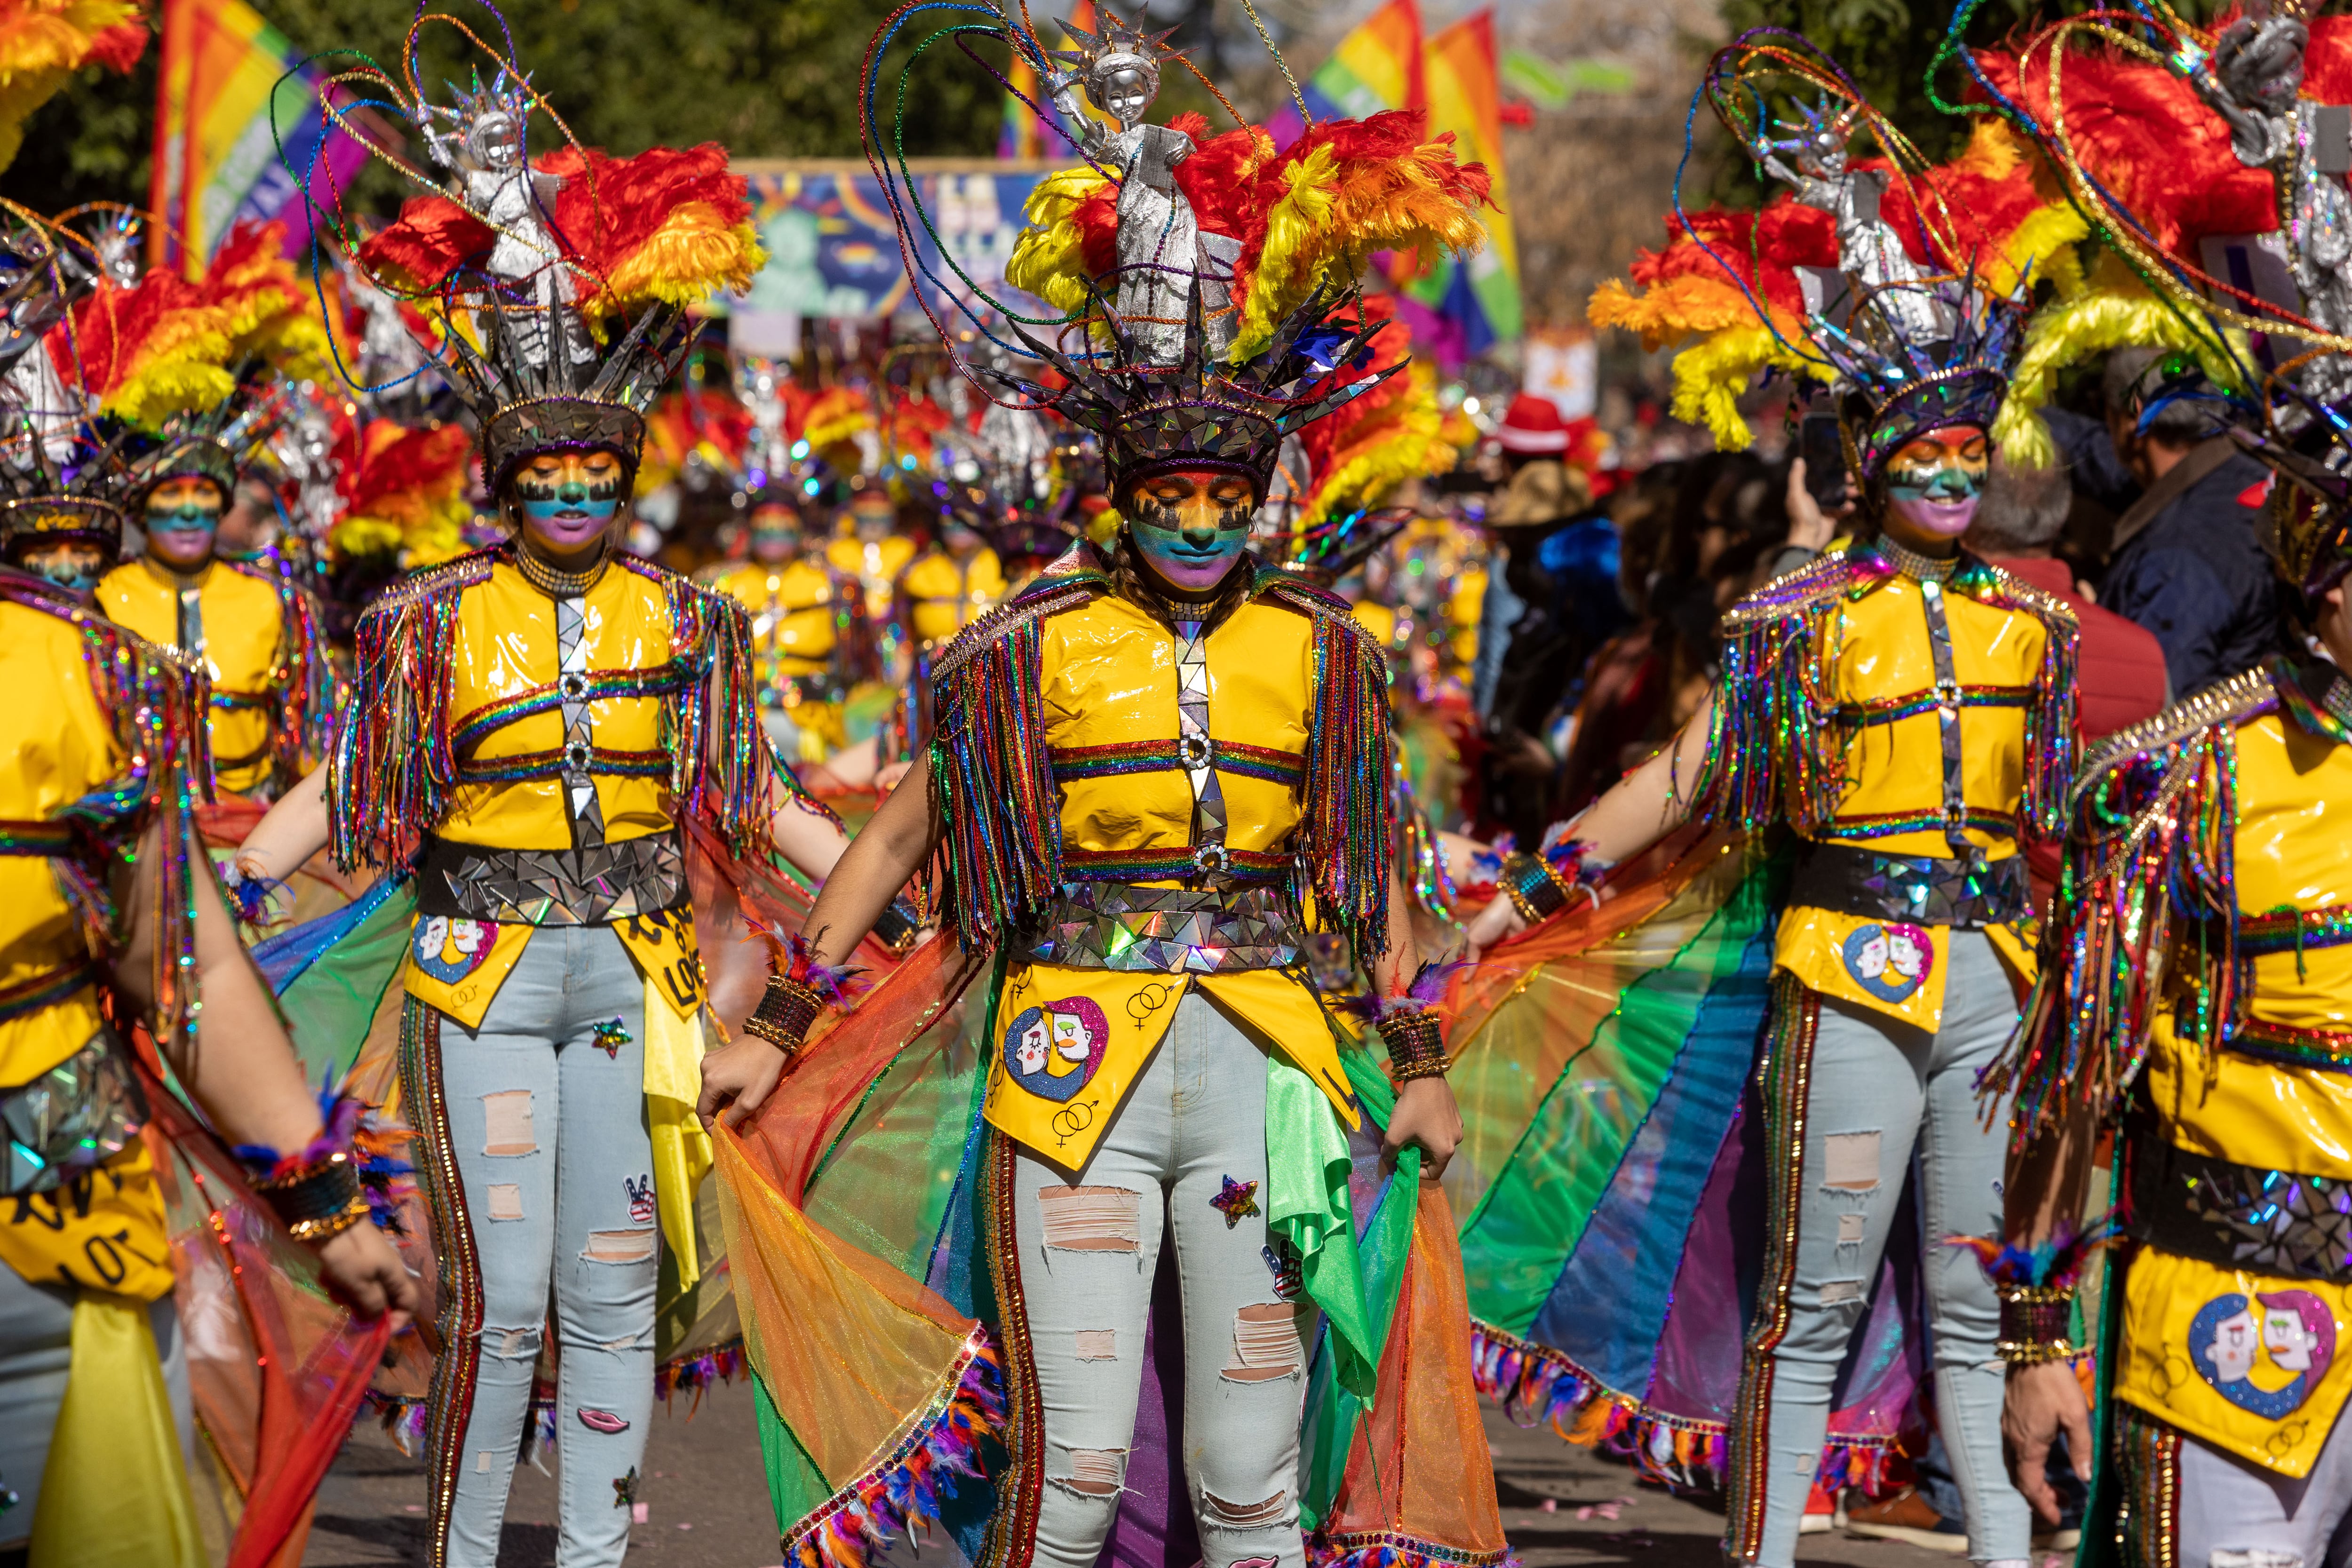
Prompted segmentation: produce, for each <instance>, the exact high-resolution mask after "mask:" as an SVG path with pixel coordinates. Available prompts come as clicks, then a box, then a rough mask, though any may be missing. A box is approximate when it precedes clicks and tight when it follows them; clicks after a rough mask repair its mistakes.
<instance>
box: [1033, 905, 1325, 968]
mask: <svg viewBox="0 0 2352 1568" xmlns="http://www.w3.org/2000/svg"><path fill="white" fill-rule="evenodd" d="M1302 942H1303V938H1302V937H1301V935H1300V933H1299V931H1298V928H1297V921H1295V920H1294V919H1293V917H1292V915H1291V913H1290V910H1289V906H1288V905H1287V903H1286V901H1285V900H1284V899H1283V897H1282V895H1280V894H1279V893H1277V892H1276V890H1275V889H1271V888H1263V887H1259V888H1243V889H1235V890H1233V891H1219V890H1217V889H1213V888H1139V887H1134V886H1131V885H1127V884H1122V883H1116V882H1089V883H1077V884H1074V885H1072V886H1069V887H1066V888H1064V889H1062V894H1061V897H1060V898H1058V899H1056V900H1055V901H1054V902H1053V904H1052V905H1051V906H1049V907H1048V909H1047V911H1046V915H1045V921H1044V922H1043V923H1042V924H1041V925H1039V926H1037V927H1035V928H1034V929H1033V930H1032V931H1030V932H1028V933H1026V936H1025V940H1024V942H1022V943H1021V944H1019V945H1018V947H1017V948H1016V952H1015V956H1016V957H1017V958H1019V959H1021V960H1024V961H1026V962H1028V963H1054V964H1061V965H1064V966H1066V967H1068V968H1072V969H1115V970H1121V971H1125V972H1128V973H1157V974H1224V973H1233V972H1234V971H1236V970H1243V969H1284V968H1287V967H1288V966H1289V965H1291V964H1293V963H1297V961H1298V955H1299V950H1300V946H1301V943H1302Z"/></svg>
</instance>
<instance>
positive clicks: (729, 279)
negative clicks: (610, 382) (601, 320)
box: [593, 202, 768, 314]
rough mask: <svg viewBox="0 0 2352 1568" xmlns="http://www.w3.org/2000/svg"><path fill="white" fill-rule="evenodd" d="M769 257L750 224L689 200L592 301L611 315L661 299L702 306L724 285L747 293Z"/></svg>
mask: <svg viewBox="0 0 2352 1568" xmlns="http://www.w3.org/2000/svg"><path fill="white" fill-rule="evenodd" d="M767 260H768V254H767V252H766V251H765V250H764V249H763V248H761V245H760V237H759V234H758V232H757V231H755V230H754V229H753V228H752V227H751V225H750V224H749V223H739V224H733V225H730V224H729V223H728V222H727V221H726V220H725V219H724V218H722V217H720V216H719V209H718V208H717V207H715V206H713V205H711V204H710V203H709V202H684V203H681V204H679V205H677V207H675V208H673V209H671V211H670V214H669V216H667V217H666V218H664V219H663V220H662V226H661V227H659V228H657V229H656V230H655V231H654V232H653V234H652V235H651V236H650V237H647V239H646V242H645V243H644V244H643V245H641V246H639V247H637V248H636V249H635V251H633V252H632V253H631V254H630V256H629V258H628V259H627V260H625V261H624V262H622V263H621V265H620V266H619V267H617V268H614V270H613V275H612V277H611V278H609V279H606V280H605V285H604V289H602V290H601V291H600V292H599V293H598V294H597V296H596V298H595V300H593V308H594V309H595V310H597V311H598V312H599V313H600V314H606V313H610V312H611V311H614V310H634V309H635V308H636V307H638V306H640V305H646V304H651V303H652V302H653V301H655V300H663V301H665V302H667V303H669V304H672V305H698V304H700V303H702V302H703V301H704V300H708V299H709V298H710V296H711V295H712V294H714V293H718V292H719V291H721V290H725V291H728V292H731V293H737V294H740V293H741V292H743V290H745V289H749V288H750V287H751V279H752V277H753V275H754V274H756V273H757V272H758V271H759V270H760V268H761V267H763V266H765V265H766V264H767Z"/></svg>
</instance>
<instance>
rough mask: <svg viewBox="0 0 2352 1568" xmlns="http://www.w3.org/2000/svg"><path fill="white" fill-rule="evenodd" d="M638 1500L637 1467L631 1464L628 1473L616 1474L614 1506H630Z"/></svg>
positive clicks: (614, 1479)
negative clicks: (623, 1474)
mask: <svg viewBox="0 0 2352 1568" xmlns="http://www.w3.org/2000/svg"><path fill="white" fill-rule="evenodd" d="M636 1500H637V1467H636V1466H635V1465H631V1466H630V1467H629V1473H628V1474H627V1475H625V1476H614V1478H613V1506H614V1508H630V1507H634V1506H635V1503H636Z"/></svg>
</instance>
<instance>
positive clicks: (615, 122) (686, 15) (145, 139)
mask: <svg viewBox="0 0 2352 1568" xmlns="http://www.w3.org/2000/svg"><path fill="white" fill-rule="evenodd" d="M501 8H502V9H503V11H504V12H505V15H506V17H507V21H508V25H509V26H510V27H511V28H512V29H513V34H514V42H515V50H516V54H517V56H518V57H519V58H520V60H521V61H522V62H523V64H524V65H525V66H526V67H527V68H530V72H531V79H532V81H533V83H534V84H535V85H536V86H537V87H538V88H539V89H540V90H541V91H542V92H543V93H545V94H546V95H547V98H548V100H549V101H550V103H551V104H552V105H553V106H554V108H555V110H556V112H557V113H559V114H561V115H562V117H563V119H564V120H565V121H567V122H568V123H569V124H570V125H571V126H572V131H573V132H574V133H575V134H577V135H578V136H579V138H580V139H581V140H582V141H583V142H586V143H588V144H589V145H591V146H600V147H603V148H605V149H606V150H607V151H610V152H612V153H615V154H619V155H624V156H625V155H627V154H630V153H639V152H642V151H644V150H645V149H646V147H649V146H651V145H653V144H654V143H656V142H665V143H667V144H670V145H673V146H679V145H690V144H692V143H695V142H722V143H724V144H725V145H726V146H727V148H728V149H729V150H730V152H732V153H735V154H736V155H738V156H739V157H752V158H761V157H765V158H787V157H855V156H856V155H858V153H859V152H860V143H859V139H858V104H857V83H858V74H859V68H860V66H861V64H862V62H863V60H864V58H865V54H866V45H867V42H868V40H869V39H870V38H871V37H872V36H873V31H874V26H875V24H876V22H877V21H878V20H879V19H880V17H881V16H882V15H883V14H884V13H883V8H882V7H880V6H878V5H874V4H872V3H871V0H507V3H506V4H505V5H503V6H502V7H501ZM258 9H260V10H261V12H262V13H263V15H264V16H267V17H268V20H269V21H270V23H271V24H272V25H274V26H276V27H277V28H278V30H279V31H280V32H282V33H284V34H285V35H286V36H287V37H289V38H290V39H291V40H292V41H293V43H294V45H295V47H297V48H298V49H299V50H302V51H305V52H318V53H324V52H325V51H330V50H340V49H351V50H357V51H360V52H362V53H364V54H366V55H368V56H369V57H370V58H373V59H374V60H375V61H377V62H378V63H379V64H381V65H383V67H384V68H386V69H388V70H391V71H393V72H394V73H395V74H397V72H398V70H399V57H400V51H401V45H402V38H403V37H404V33H405V30H406V16H407V7H405V6H402V5H385V4H384V3H383V0H259V4H258ZM446 9H448V10H449V11H451V12H452V13H453V14H456V15H459V16H463V17H464V18H465V19H466V20H467V22H468V24H469V25H470V26H473V27H474V29H475V30H476V31H477V32H478V33H480V34H481V35H482V36H483V37H485V38H486V39H488V40H490V41H491V42H493V43H495V42H497V39H498V34H497V32H496V27H497V23H496V21H495V19H494V18H493V17H491V16H490V15H489V13H488V12H487V11H486V10H484V9H483V8H481V7H479V6H478V5H465V4H461V3H457V0H451V3H449V4H448V5H446ZM922 21H923V19H922V18H919V19H918V25H917V26H915V27H913V28H910V29H909V31H908V35H907V37H908V38H909V39H912V40H915V41H919V40H920V39H921V38H922V37H924V36H925V35H926V34H927V33H928V32H929V28H928V27H925V26H922V25H921V23H922ZM433 37H434V38H435V47H434V48H433V50H432V52H431V54H430V56H429V57H428V66H429V67H431V68H429V69H427V70H426V71H425V72H424V73H422V74H423V75H424V77H425V80H426V81H427V82H428V83H432V84H433V85H434V86H435V87H436V88H437V87H438V85H439V80H440V78H441V77H442V76H443V75H455V74H456V73H457V72H459V71H461V70H463V69H465V68H467V62H466V60H465V58H464V57H463V56H462V55H461V53H460V52H459V50H458V49H457V48H454V47H449V46H450V45H451V44H452V42H453V41H456V35H454V34H452V33H449V32H447V31H446V29H436V30H435V33H434V35H433ZM911 47H912V45H911V44H910V43H907V42H902V43H901V44H900V45H899V46H898V47H896V48H894V49H893V50H892V51H891V55H890V57H889V58H887V59H886V60H885V62H884V64H885V67H886V70H885V73H884V81H885V82H886V84H894V83H895V81H896V78H897V66H898V63H899V62H901V61H902V60H903V59H904V58H906V57H907V55H908V53H909V52H910V48H911ZM155 53H156V51H155V49H154V48H153V47H150V48H149V50H148V53H147V55H146V57H145V58H143V59H142V61H141V63H140V66H139V68H138V69H137V70H135V71H133V72H131V74H130V75H129V76H127V77H117V76H110V75H107V74H105V73H103V72H100V71H98V70H96V69H92V70H89V71H85V72H83V73H82V75H81V76H80V78H79V79H77V80H76V81H75V82H74V83H73V84H72V85H71V86H70V87H68V89H66V90H65V91H64V92H61V93H59V94H58V97H57V98H55V99H53V100H51V101H50V102H49V103H48V104H47V105H46V106H45V107H44V108H43V109H41V110H39V111H38V112H37V114H35V115H34V117H33V119H32V121H31V122H30V124H29V125H28V126H27V128H26V142H25V150H24V152H23V153H21V154H20V155H19V156H18V158H17V160H16V163H15V165H14V166H12V167H11V168H10V169H9V170H8V171H7V172H6V173H5V174H0V192H5V194H6V195H9V196H12V197H14V198H15V199H16V200H17V201H20V202H23V203H25V204H26V205H28V206H30V207H32V208H34V209H35V210H36V211H43V212H56V211H58V210H60V209H62V208H64V207H67V206H69V205H74V204H76V203H79V202H85V201H92V200H111V201H125V202H131V203H136V204H141V205H143V204H144V202H145V201H146V197H147V184H148V176H149V170H150V168H151V166H152V163H151V159H152V148H151V140H152V135H153V125H154V118H153V117H154V103H155V80H156V71H155ZM998 63H999V64H1000V65H1001V64H1002V58H1001V55H1000V57H999V59H998ZM320 64H321V66H322V67H324V68H334V62H333V61H332V60H331V59H327V60H321V61H320ZM999 93H1000V89H998V87H997V85H996V82H995V80H994V79H993V78H992V76H991V75H990V74H989V73H988V72H987V71H986V70H984V69H982V67H981V66H979V65H977V64H975V63H973V62H972V61H971V60H970V59H968V58H964V56H963V55H962V54H961V52H959V51H958V50H957V48H956V47H955V45H954V44H953V43H952V42H950V41H947V40H941V41H940V42H939V43H937V44H934V45H933V46H932V47H931V48H930V49H929V52H928V53H927V54H926V55H925V56H924V58H923V61H922V65H921V67H920V68H919V76H918V78H917V82H916V84H915V88H914V89H913V90H910V91H909V92H908V101H907V111H906V136H907V150H908V153H917V154H920V153H936V154H965V155H970V154H986V153H992V152H993V151H994V150H995V145H996V126H997V118H998V113H999V103H1000V97H999ZM415 151H416V152H417V153H419V154H420V155H421V149H417V150H415ZM392 188H393V187H391V186H390V185H389V184H379V183H377V182H371V184H370V186H369V187H368V189H369V190H370V191H372V192H374V193H376V194H377V195H388V194H389V193H390V191H391V190H392Z"/></svg>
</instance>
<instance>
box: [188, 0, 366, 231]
mask: <svg viewBox="0 0 2352 1568" xmlns="http://www.w3.org/2000/svg"><path fill="white" fill-rule="evenodd" d="M158 64H159V70H158V80H157V85H156V92H155V97H156V103H155V172H154V175H153V178H152V183H151V184H150V185H149V187H148V205H149V206H151V207H152V208H153V210H154V212H155V214H156V216H158V217H159V218H160V219H161V220H162V221H161V222H159V223H157V224H156V225H155V226H154V227H153V229H152V231H151V233H150V236H149V244H150V251H149V258H150V260H151V261H152V262H154V263H156V264H159V265H165V264H171V265H178V266H180V267H182V268H187V269H188V270H190V271H192V272H193V271H194V270H196V269H197V268H200V267H201V266H202V264H203V262H204V259H205V258H206V257H208V256H210V255H211V254H212V253H213V251H214V250H215V249H216V248H217V247H219V245H220V242H221V241H222V240H223V239H224V238H226V237H227V235H228V232H229V230H231V229H232V228H234V227H236V226H237V224H239V223H240V222H243V221H244V220H246V219H247V218H254V219H259V220H263V221H267V220H268V219H270V218H283V219H284V220H285V221H286V246H287V254H288V255H289V256H292V255H299V254H300V253H302V252H303V251H305V250H307V249H308V248H309V247H310V214H309V210H308V208H307V207H306V206H305V205H304V204H303V202H302V199H301V179H302V178H304V177H308V178H310V179H312V180H317V179H319V178H320V177H322V176H323V177H324V178H326V179H328V180H331V181H332V182H333V184H336V185H338V186H340V185H341V184H342V183H343V182H344V181H345V180H347V179H349V178H350V177H351V175H352V172H353V171H355V170H356V169H357V168H358V167H359V166H360V164H361V163H362V162H363V161H364V160H365V159H366V157H367V153H366V150H365V149H364V148H362V146H361V145H360V144H359V143H358V142H355V141H353V140H352V138H351V137H349V136H347V135H344V134H343V133H342V132H340V131H336V130H333V129H332V128H331V126H330V125H329V123H328V121H327V119H326V116H325V115H324V114H322V113H321V112H320V107H319V79H318V78H317V76H316V75H314V74H313V73H311V72H310V71H309V70H307V69H304V68H301V65H300V56H299V55H298V54H297V53H296V52H295V50H294V48H293V47H292V46H291V45H290V44H289V43H288V42H287V39H286V37H285V35H284V34H282V33H280V32H278V29H277V28H275V27H273V26H270V25H269V24H268V22H267V21H265V20H263V19H262V16H261V13H259V12H258V11H256V10H255V9H254V8H253V7H252V6H250V5H246V4H245V0H164V3H163V52H162V58H161V59H160V61H159V62H158ZM273 124H274V126H275V130H274V132H273V129H272V127H273ZM281 148H282V158H281ZM289 166H290V167H291V168H292V169H294V170H297V171H299V172H300V173H299V175H298V174H289V173H288V169H289Z"/></svg>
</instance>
